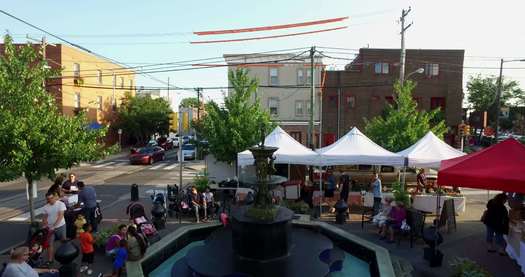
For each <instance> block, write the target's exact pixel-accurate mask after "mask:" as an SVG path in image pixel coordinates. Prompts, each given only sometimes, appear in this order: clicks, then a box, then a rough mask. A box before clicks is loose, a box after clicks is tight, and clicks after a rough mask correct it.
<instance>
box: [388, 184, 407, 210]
mask: <svg viewBox="0 0 525 277" xmlns="http://www.w3.org/2000/svg"><path fill="white" fill-rule="evenodd" d="M392 192H393V193H394V200H395V201H396V202H403V204H405V207H407V208H408V207H410V195H409V193H408V191H407V190H405V188H404V187H403V184H401V183H399V182H395V183H393V184H392Z"/></svg>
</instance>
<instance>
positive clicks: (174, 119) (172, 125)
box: [169, 113, 179, 131]
mask: <svg viewBox="0 0 525 277" xmlns="http://www.w3.org/2000/svg"><path fill="white" fill-rule="evenodd" d="M178 125H179V124H178V120H177V113H171V114H170V125H169V128H170V131H177V129H178V127H179V126H178Z"/></svg>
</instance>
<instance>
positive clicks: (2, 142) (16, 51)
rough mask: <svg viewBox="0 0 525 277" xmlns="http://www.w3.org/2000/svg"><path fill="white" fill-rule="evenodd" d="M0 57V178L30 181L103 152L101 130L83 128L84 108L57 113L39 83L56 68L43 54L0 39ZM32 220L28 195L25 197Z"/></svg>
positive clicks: (31, 207)
mask: <svg viewBox="0 0 525 277" xmlns="http://www.w3.org/2000/svg"><path fill="white" fill-rule="evenodd" d="M4 47H5V49H4V53H2V55H1V56H0V92H1V93H0V122H1V124H0V153H2V155H1V157H0V181H8V180H12V179H15V178H18V177H21V176H24V177H25V179H26V180H27V182H28V184H29V189H31V188H32V182H33V181H37V180H40V179H41V178H42V177H48V178H49V179H53V178H54V177H55V172H56V170H57V169H60V168H70V167H72V166H73V165H76V164H79V163H80V162H82V161H89V160H94V159H97V158H100V157H101V156H102V155H103V154H104V149H103V145H102V144H100V143H99V142H100V141H101V140H102V138H103V137H104V136H105V133H106V129H101V130H88V129H87V127H88V121H87V119H86V117H85V115H84V114H83V113H80V115H78V116H74V117H68V116H63V115H61V114H60V113H59V111H58V109H57V107H56V103H55V99H54V97H53V96H52V95H51V94H50V93H48V92H47V91H46V90H45V88H44V86H43V84H44V82H45V81H46V80H49V79H50V78H52V77H53V76H58V75H59V73H60V72H58V71H56V70H51V69H50V67H48V66H47V64H46V62H45V61H43V58H42V54H41V53H40V54H39V53H37V52H36V51H35V50H34V49H33V48H32V47H31V46H30V45H25V46H22V47H15V46H14V45H13V42H12V39H11V37H10V36H5V38H4ZM29 210H30V214H31V221H33V220H34V211H33V204H32V198H31V199H30V200H29Z"/></svg>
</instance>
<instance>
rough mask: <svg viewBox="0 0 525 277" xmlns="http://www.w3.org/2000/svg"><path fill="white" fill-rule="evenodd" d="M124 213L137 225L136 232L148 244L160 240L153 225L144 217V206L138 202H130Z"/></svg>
mask: <svg viewBox="0 0 525 277" xmlns="http://www.w3.org/2000/svg"><path fill="white" fill-rule="evenodd" d="M126 213H127V214H129V217H130V219H131V221H132V222H133V223H134V224H135V225H137V230H138V231H139V232H141V233H142V234H143V235H144V236H145V237H146V238H147V239H148V242H149V243H150V244H153V243H155V242H157V241H159V240H160V235H159V233H158V231H157V229H156V228H155V225H153V223H152V222H151V221H150V220H149V219H148V217H147V216H146V211H145V209H144V205H142V204H141V203H140V202H131V203H130V204H129V205H128V207H127V209H126Z"/></svg>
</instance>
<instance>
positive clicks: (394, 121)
mask: <svg viewBox="0 0 525 277" xmlns="http://www.w3.org/2000/svg"><path fill="white" fill-rule="evenodd" d="M415 86H416V84H415V83H414V82H412V81H410V80H407V81H405V84H404V85H401V84H399V82H396V83H395V84H394V91H395V93H396V98H395V100H394V104H393V105H388V106H387V107H386V110H385V112H384V113H383V115H381V116H377V117H374V118H373V119H372V120H370V121H368V120H367V119H365V122H366V127H365V133H366V134H367V136H368V137H369V138H370V139H372V140H373V141H374V142H376V143H377V144H379V145H381V146H382V147H384V148H386V149H388V150H390V151H392V152H399V151H401V150H403V149H406V148H408V147H409V146H411V145H413V144H414V143H415V142H416V141H418V140H419V139H420V138H422V137H423V136H424V135H425V134H426V133H427V132H428V131H432V132H433V133H434V134H435V135H436V136H438V137H440V138H443V135H444V134H445V132H446V131H447V127H446V126H445V122H444V121H443V120H442V119H441V120H440V119H439V117H440V116H441V115H440V114H441V112H440V110H439V109H435V110H433V111H430V112H425V111H418V110H417V103H416V102H415V101H414V100H413V99H412V90H413V89H414V87H415Z"/></svg>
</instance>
